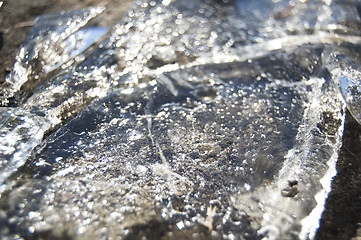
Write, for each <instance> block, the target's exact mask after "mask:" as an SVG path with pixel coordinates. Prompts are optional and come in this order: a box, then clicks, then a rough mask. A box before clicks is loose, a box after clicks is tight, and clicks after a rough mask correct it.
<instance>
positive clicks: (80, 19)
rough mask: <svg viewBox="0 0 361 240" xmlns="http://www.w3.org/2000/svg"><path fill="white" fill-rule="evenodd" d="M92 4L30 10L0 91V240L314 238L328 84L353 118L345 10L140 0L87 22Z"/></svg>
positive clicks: (331, 139)
mask: <svg viewBox="0 0 361 240" xmlns="http://www.w3.org/2000/svg"><path fill="white" fill-rule="evenodd" d="M102 10H103V9H102V8H91V9H85V10H82V11H75V12H70V13H65V14H60V15H59V14H56V15H49V16H44V17H40V18H39V20H38V22H37V25H36V26H35V27H34V29H33V31H32V33H31V34H30V36H29V38H28V40H27V42H26V43H25V45H24V47H23V49H22V50H21V54H20V56H19V61H18V62H17V63H16V64H17V65H16V66H17V67H15V68H14V69H15V71H14V72H13V73H12V75H11V76H10V77H9V79H8V83H7V84H8V86H3V88H2V93H3V95H2V105H6V106H16V107H15V108H14V109H10V108H6V109H3V110H2V113H1V119H3V120H1V125H0V131H1V132H0V133H1V134H0V154H1V156H2V158H3V159H4V160H2V162H1V164H0V167H1V168H0V171H1V174H0V177H1V179H0V180H1V184H2V185H1V189H0V194H1V196H2V198H1V199H0V203H1V210H0V221H1V223H2V224H1V225H0V236H4V237H15V236H18V235H20V236H21V237H24V238H30V237H45V238H80V239H88V238H97V239H117V238H124V239H127V238H128V239H132V238H142V237H143V236H147V237H150V238H151V237H152V236H153V237H154V238H156V239H158V238H161V237H162V236H163V237H165V238H169V239H173V238H174V239H179V238H182V237H186V238H199V237H203V238H206V239H209V238H214V239H221V238H225V239H234V238H236V239H260V238H266V239H280V238H282V239H308V238H313V236H314V233H315V230H316V228H317V227H318V221H319V218H320V215H321V213H322V211H323V206H324V201H325V198H326V197H327V194H328V192H329V191H330V182H331V178H332V177H333V176H334V175H335V174H336V170H335V162H336V160H337V157H338V150H339V148H340V144H341V137H342V130H343V121H344V107H345V106H344V102H343V100H342V96H341V95H340V94H339V90H338V86H340V87H341V90H342V91H341V92H342V93H343V95H344V97H345V100H346V103H347V105H348V107H349V109H350V111H351V112H352V113H353V114H354V116H355V117H356V118H359V116H358V113H359V112H360V111H359V109H358V108H357V107H358V106H359V104H357V102H358V101H357V100H356V98H357V97H358V95H359V90H358V87H359V83H358V80H355V79H358V78H357V77H358V73H359V72H358V67H357V66H358V65H359V62H357V61H359V56H354V55H353V54H351V53H352V50H353V49H357V48H358V47H357V45H356V44H355V43H357V42H358V41H359V40H360V37H359V29H358V27H357V26H358V24H359V16H358V12H357V9H356V7H355V5H354V4H353V2H352V1H349V2H348V3H347V4H344V3H342V2H340V1H334V2H329V1H283V0H280V1H266V0H265V1H263V0H262V1H258V2H254V1H241V0H239V1H235V2H230V3H224V2H213V1H201V0H200V1H196V2H194V1H190V0H177V1H162V2H160V1H144V2H143V1H139V2H136V3H135V5H134V7H133V8H132V9H130V11H129V12H128V14H127V16H125V17H124V18H123V19H122V20H121V22H120V23H119V24H117V25H116V26H114V28H113V29H112V30H110V32H109V33H107V29H103V28H97V27H87V28H81V27H82V26H84V25H85V24H86V23H87V22H88V21H89V20H90V19H91V18H93V17H95V16H96V15H98V14H100V13H101V11H102ZM49 19H50V20H52V21H50V22H49V21H48V20H49ZM342 42H348V44H344V43H342ZM94 43H96V44H95V45H93V46H92V47H91V45H92V44H94ZM42 44H45V46H46V47H45V48H39V46H40V45H42ZM344 45H345V46H344ZM350 49H351V50H350ZM45 56H46V57H45ZM34 84H35V85H34ZM44 135H45V138H44V139H43V137H44ZM29 156H30V157H29ZM21 166H22V168H21ZM152 234H153V235H152Z"/></svg>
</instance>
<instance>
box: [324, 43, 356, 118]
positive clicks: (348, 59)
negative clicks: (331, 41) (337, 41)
mask: <svg viewBox="0 0 361 240" xmlns="http://www.w3.org/2000/svg"><path fill="white" fill-rule="evenodd" d="M359 52H360V45H354V44H344V45H342V46H339V47H338V48H331V49H329V51H328V52H326V53H325V55H327V56H328V58H327V60H326V62H327V64H328V67H329V69H330V70H331V71H330V72H331V73H332V74H333V77H334V79H335V81H336V82H337V84H338V86H339V88H340V89H341V93H342V95H343V97H344V100H345V102H346V104H347V108H348V110H349V111H350V112H351V114H352V115H353V116H354V118H355V119H356V120H357V121H358V122H359V123H361V82H360V80H361V70H360V67H359V66H360V60H359V59H360V55H359Z"/></svg>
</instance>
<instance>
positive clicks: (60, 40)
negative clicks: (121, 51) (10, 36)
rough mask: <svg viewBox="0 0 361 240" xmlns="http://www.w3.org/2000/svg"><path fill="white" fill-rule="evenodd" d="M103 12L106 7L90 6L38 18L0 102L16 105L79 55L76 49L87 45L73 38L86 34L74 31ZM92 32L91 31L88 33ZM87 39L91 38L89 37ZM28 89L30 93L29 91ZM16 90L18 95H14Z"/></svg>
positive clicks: (5, 104) (6, 104) (87, 44)
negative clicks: (60, 67)
mask: <svg viewBox="0 0 361 240" xmlns="http://www.w3.org/2000/svg"><path fill="white" fill-rule="evenodd" d="M102 11H103V8H89V9H86V10H82V11H74V12H69V13H58V14H49V15H44V16H41V17H39V18H38V19H37V20H36V23H35V25H34V27H33V28H32V30H31V32H30V33H29V35H28V37H27V39H26V41H25V43H24V46H23V47H22V48H21V49H20V53H19V56H18V58H17V62H16V63H15V65H14V70H13V72H12V73H11V74H10V75H9V76H8V77H7V79H6V81H7V85H5V86H3V89H2V93H1V105H2V106H8V105H14V104H17V103H18V102H21V101H23V98H24V97H27V95H29V94H31V91H32V90H33V89H34V88H35V87H36V86H37V85H38V84H39V82H41V81H43V80H44V78H45V77H47V73H49V72H51V71H52V70H54V69H55V68H56V67H58V66H61V65H62V64H64V63H66V62H67V61H68V60H70V59H71V58H72V57H74V56H75V55H76V52H75V51H73V48H78V50H79V51H78V53H79V52H81V47H83V45H84V44H81V43H79V42H77V43H75V42H74V41H72V39H73V38H76V37H80V36H79V35H80V33H83V34H85V31H84V30H83V31H80V32H77V34H75V35H72V34H73V33H75V32H76V31H77V30H78V29H79V28H81V27H82V26H84V25H85V24H86V23H87V22H88V21H89V20H90V19H92V18H94V17H95V16H96V15H98V14H99V13H101V12H102ZM93 31H95V30H93ZM91 34H92V33H91V32H90V31H88V35H91ZM97 35H98V38H99V37H100V36H101V34H100V36H99V32H98V34H97ZM88 39H91V38H89V37H88ZM74 44H76V46H74ZM90 44H91V43H86V44H85V45H86V46H89V45H90ZM79 45H80V46H79ZM21 87H22V88H23V90H22V93H21V94H19V93H18V91H19V90H20V88H21ZM24 88H25V89H24ZM27 89H29V90H28V91H29V92H30V93H27V92H26V90H27ZM24 92H25V93H24ZM16 93H18V94H17V95H19V96H15V95H16ZM23 95H25V96H23ZM11 98H15V99H11ZM14 101H15V102H14Z"/></svg>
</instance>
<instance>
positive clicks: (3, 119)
mask: <svg viewBox="0 0 361 240" xmlns="http://www.w3.org/2000/svg"><path fill="white" fill-rule="evenodd" d="M0 126H1V130H0V131H1V135H0V159H1V160H0V171H1V172H0V194H1V193H2V192H3V191H4V190H5V189H6V188H7V187H6V184H5V181H6V180H7V178H8V177H9V176H10V175H11V174H13V173H14V172H15V171H16V170H17V169H18V168H19V167H21V166H22V165H23V164H24V163H25V161H26V160H27V158H28V157H29V155H30V153H31V151H32V150H33V149H34V148H35V147H36V146H37V145H38V144H39V143H40V142H41V140H42V139H43V136H44V133H45V131H46V130H48V129H49V127H50V123H49V122H48V121H47V120H46V119H45V118H43V117H41V116H36V115H34V114H31V113H29V112H26V111H22V110H14V109H1V113H0ZM8 185H11V184H10V183H8Z"/></svg>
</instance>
